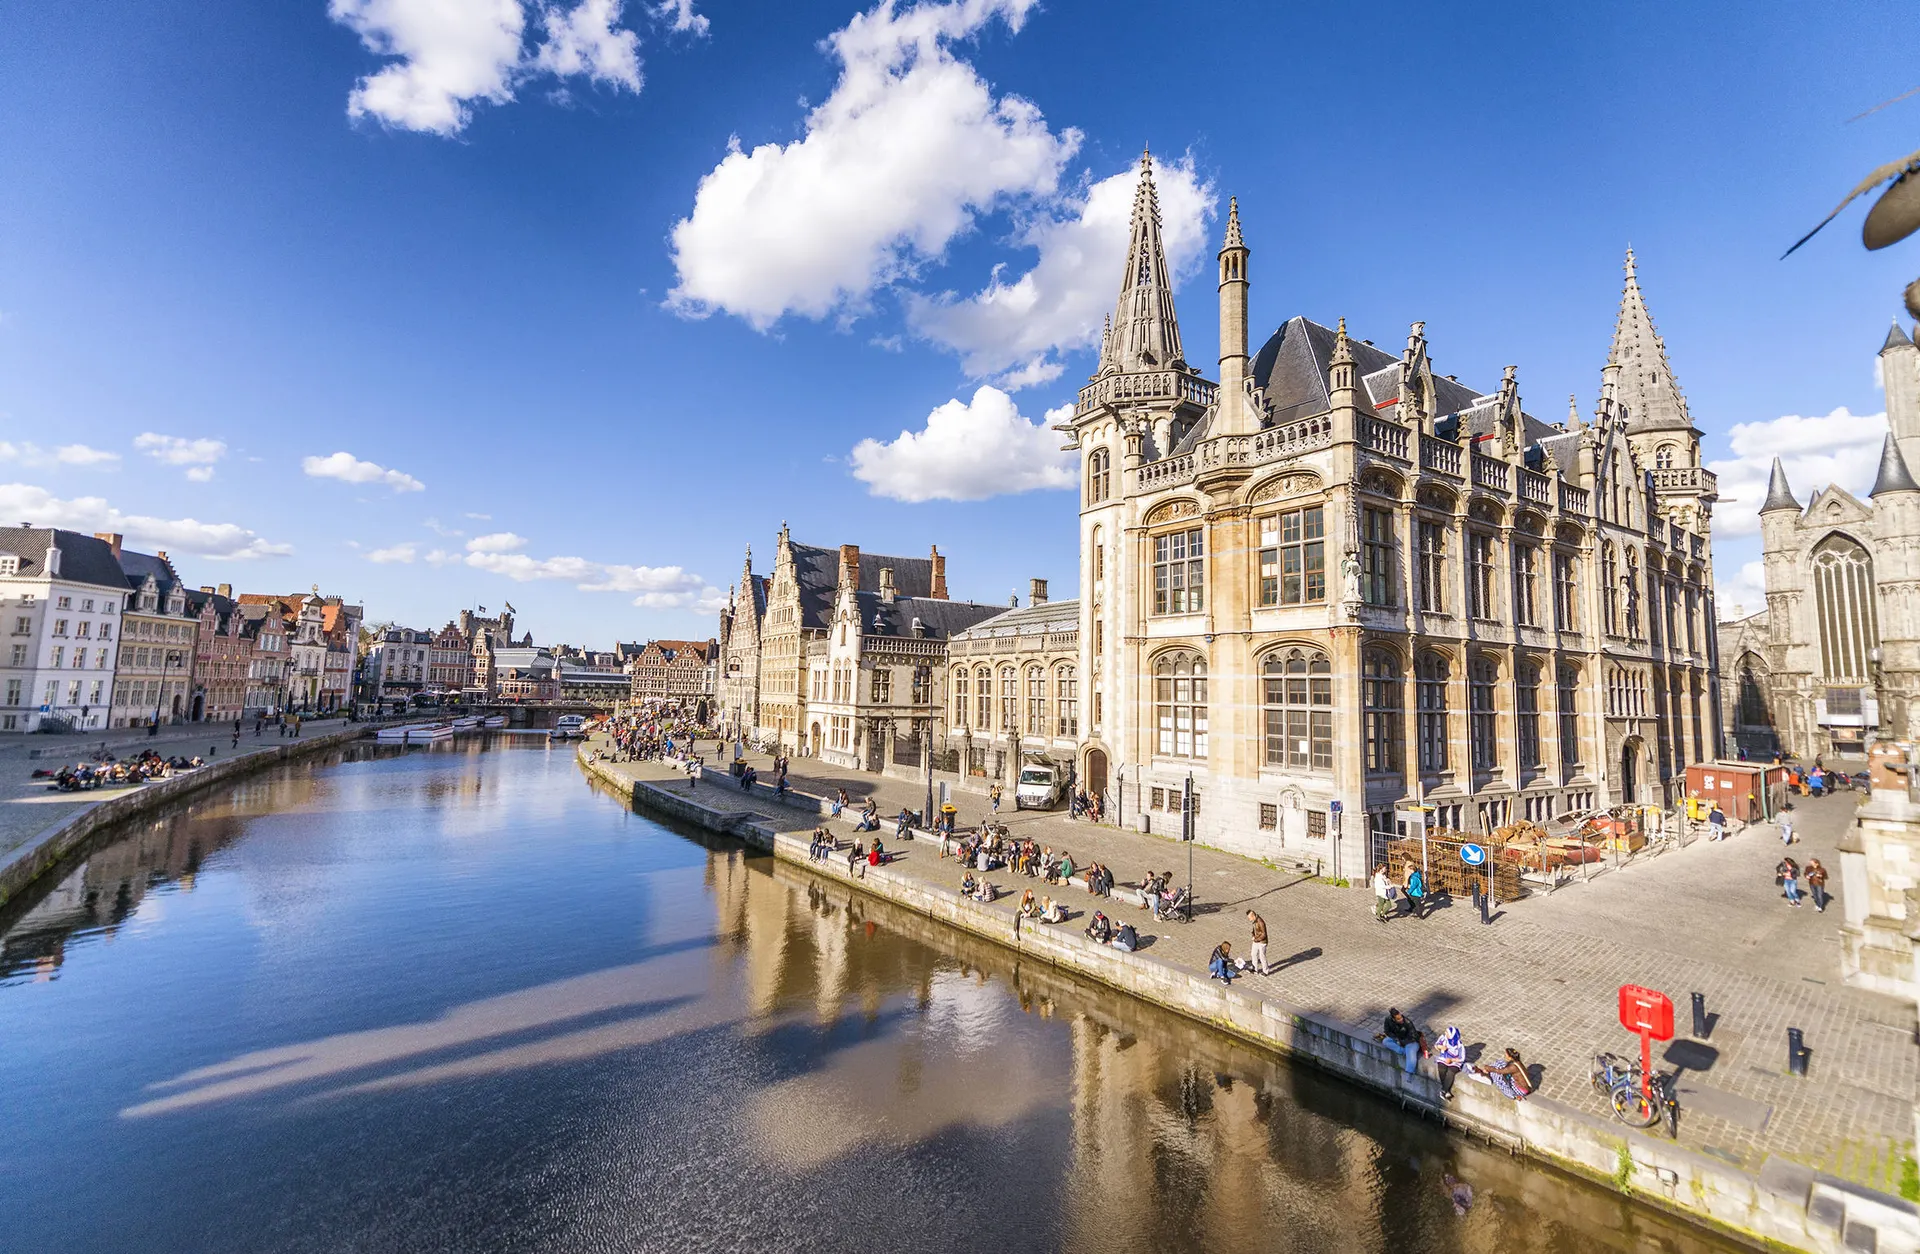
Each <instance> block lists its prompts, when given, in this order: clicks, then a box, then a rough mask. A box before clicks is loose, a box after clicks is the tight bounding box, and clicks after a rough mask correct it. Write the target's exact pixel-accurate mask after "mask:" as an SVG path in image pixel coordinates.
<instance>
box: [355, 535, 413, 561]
mask: <svg viewBox="0 0 1920 1254" xmlns="http://www.w3.org/2000/svg"><path fill="white" fill-rule="evenodd" d="M419 547H420V546H419V545H417V544H415V543H414V542H413V541H411V540H408V541H406V542H405V543H403V544H396V545H394V546H393V547H391V548H386V549H375V550H373V552H371V553H369V554H367V560H368V561H369V562H378V563H379V564H380V565H382V566H386V565H391V564H393V563H399V564H401V565H408V564H411V563H412V561H413V559H414V555H415V552H416V551H417V550H418V549H419Z"/></svg>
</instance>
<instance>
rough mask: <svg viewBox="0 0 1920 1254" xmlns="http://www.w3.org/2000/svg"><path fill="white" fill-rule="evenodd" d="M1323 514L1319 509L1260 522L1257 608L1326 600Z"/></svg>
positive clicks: (1275, 516)
mask: <svg viewBox="0 0 1920 1254" xmlns="http://www.w3.org/2000/svg"><path fill="white" fill-rule="evenodd" d="M1325 535H1326V513H1325V511H1324V510H1323V509H1322V508H1321V507H1320V506H1317V505H1316V506H1314V507H1312V508H1311V509H1296V510H1289V511H1288V512H1286V513H1284V514H1268V515H1266V516H1265V517H1263V518H1261V519H1260V604H1261V605H1303V604H1310V603H1314V602H1319V601H1324V600H1326V599H1327V545H1326V540H1325V538H1324V537H1325Z"/></svg>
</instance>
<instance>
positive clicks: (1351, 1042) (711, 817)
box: [578, 745, 1920, 1254]
mask: <svg viewBox="0 0 1920 1254" xmlns="http://www.w3.org/2000/svg"><path fill="white" fill-rule="evenodd" d="M578 752H579V759H580V762H581V765H582V766H583V767H584V769H585V770H586V771H587V772H588V773H589V774H590V775H591V776H592V777H593V778H595V779H597V780H598V781H600V782H601V783H603V784H605V785H606V786H607V787H608V788H610V789H612V790H613V791H614V792H615V793H616V794H618V795H619V796H621V797H622V798H624V799H626V800H627V801H628V802H629V803H630V804H632V805H634V806H635V807H636V808H639V809H643V810H646V811H649V812H652V813H657V814H662V815H667V816H670V817H672V818H675V819H679V820H681V821H683V822H686V823H690V824H692V825H694V826H696V827H699V828H702V829H704V830H706V831H709V832H714V833H717V834H720V835H725V836H731V837H734V838H737V839H739V840H741V841H743V842H745V843H746V844H748V845H751V846H753V847H755V848H758V849H761V850H764V851H767V852H769V853H771V854H772V855H773V856H774V857H776V858H779V859H781V860H783V861H787V862H792V863H795V864H797V865H799V866H800V867H802V868H804V869H805V870H807V871H808V872H809V873H811V874H814V875H817V876H820V877H821V878H823V879H830V880H839V881H842V882H844V883H846V884H847V885H848V886H850V887H851V888H854V889H857V890H860V891H862V892H866V893H869V894H872V895H873V896H875V897H880V898H883V899H885V900H888V901H891V902H894V903H895V904H897V905H900V906H903V907H905V908H907V909H909V910H912V911H914V912H915V913H917V914H921V915H924V916H926V917H927V918H929V919H931V920H934V921H936V922H939V923H944V924H946V925H948V926H950V927H955V928H958V929H960V930H961V931H964V932H969V933H972V934H973V935H976V936H981V937H984V938H986V939H988V940H991V941H994V942H997V943H998V944H1001V945H1004V946H1006V947H1007V948H1009V949H1012V950H1014V951H1015V952H1017V953H1018V954H1020V955H1021V956H1022V957H1023V958H1026V959H1028V960H1030V961H1039V962H1046V963H1049V964H1052V965H1054V966H1057V967H1060V968H1063V969H1066V970H1068V971H1071V972H1074V973H1076V974H1078V975H1080V976H1082V977H1085V978H1087V979H1091V980H1094V981H1097V982H1099V983H1101V984H1104V985H1106V986H1108V987H1110V988H1113V989H1116V990H1118V991H1120V992H1123V993H1126V994H1128V995H1130V996H1133V997H1137V998H1139V999H1141V1000H1142V1001H1146V1002H1150V1003H1152V1004H1153V1005H1156V1006H1159V1007H1161V1008H1163V1009H1166V1010H1171V1011H1173V1012H1175V1013H1176V1014H1181V1015H1185V1016H1186V1017H1188V1018H1190V1019H1194V1020H1198V1021H1199V1022H1201V1023H1204V1024H1207V1025H1209V1026H1211V1027H1213V1028H1215V1029H1217V1030H1219V1031H1222V1032H1225V1033H1228V1034H1230V1035H1232V1036H1235V1037H1238V1038H1240V1039H1241V1040H1244V1041H1247V1042H1249V1043H1251V1044H1254V1045H1256V1046H1259V1047H1262V1048H1264V1049H1267V1050H1269V1051H1272V1052H1274V1053H1277V1054H1280V1055H1282V1056H1284V1057H1287V1058H1289V1059H1293V1060H1295V1061H1300V1062H1306V1063H1309V1064H1311V1065H1313V1066H1317V1067H1319V1068H1321V1069H1322V1070H1324V1071H1327V1072H1330V1073H1332V1074H1333V1075H1336V1076H1339V1077H1341V1078H1343V1079H1346V1080H1348V1081H1350V1082H1352V1083H1355V1084H1359V1085H1361V1086H1363V1087H1365V1088H1368V1089H1371V1090H1373V1091H1374V1092H1376V1093H1378V1094H1380V1095H1382V1096H1384V1097H1387V1098H1389V1099H1392V1100H1395V1101H1397V1102H1399V1103H1400V1105H1401V1106H1402V1108H1403V1109H1410V1110H1414V1111H1417V1112H1419V1113H1420V1114H1421V1115H1422V1116H1424V1117H1427V1118H1436V1119H1439V1120H1441V1121H1443V1122H1445V1123H1447V1124H1448V1125H1450V1126H1451V1127H1453V1128H1454V1129H1456V1130H1458V1131H1460V1132H1462V1133H1465V1134H1468V1135H1472V1136H1477V1137H1480V1138H1483V1139H1485V1140H1487V1141H1490V1142H1492V1143H1495V1144H1498V1145H1502V1146H1504V1147H1506V1148H1507V1149H1509V1150H1510V1151H1511V1152H1513V1153H1516V1154H1524V1155H1526V1156H1527V1157H1529V1158H1532V1159H1535V1160H1537V1161H1540V1162H1543V1163H1546V1164H1549V1165H1551V1166H1553V1167H1556V1168H1558V1169H1560V1170H1564V1171H1567V1172H1569V1173H1571V1174H1574V1175H1577V1176H1580V1177H1582V1178H1584V1179H1587V1180H1589V1181H1592V1182H1594V1183H1596V1184H1600V1185H1604V1186H1606V1187H1608V1188H1612V1189H1615V1190H1617V1191H1619V1192H1621V1193H1624V1194H1627V1195H1629V1196H1631V1197H1633V1198H1634V1199H1636V1200H1638V1201H1641V1202H1644V1203H1646V1204H1648V1205H1651V1206H1656V1207H1658V1208H1660V1209H1661V1210H1664V1211H1667V1212H1670V1213H1672V1214H1675V1215H1679V1216H1681V1217H1683V1218H1686V1219H1688V1220H1690V1221H1692V1222H1695V1223H1698V1224H1701V1225H1703V1226H1705V1227H1708V1228H1711V1229H1713V1230H1714V1231H1716V1232H1718V1233H1720V1234H1722V1235H1725V1236H1731V1237H1734V1238H1736V1239H1738V1240H1741V1241H1743V1242H1746V1243H1748V1244H1751V1245H1754V1246H1755V1247H1757V1248H1761V1249H1781V1248H1786V1249H1794V1250H1808V1251H1817V1252H1818V1254H1846V1252H1847V1251H1850V1250H1858V1249H1863V1248H1877V1249H1878V1250H1879V1251H1880V1252H1881V1254H1892V1252H1894V1251H1899V1252H1902V1254H1911V1252H1914V1251H1920V1209H1917V1208H1916V1207H1915V1206H1914V1205H1913V1204H1911V1203H1909V1202H1906V1201H1904V1200H1902V1199H1900V1198H1898V1197H1893V1196H1891V1195H1888V1194H1885V1193H1880V1192H1876V1191H1874V1190H1871V1189H1867V1188H1864V1187H1862V1186H1860V1185H1857V1184H1853V1183H1850V1182H1847V1181H1843V1180H1840V1179H1838V1178H1835V1177H1832V1176H1828V1175H1826V1174H1824V1173H1820V1172H1816V1171H1813V1170H1812V1169H1809V1168H1804V1167H1800V1166H1797V1165H1794V1164H1790V1163H1784V1162H1781V1161H1779V1160H1771V1161H1770V1162H1769V1164H1768V1166H1767V1168H1766V1169H1765V1170H1763V1171H1762V1172H1760V1173H1759V1174H1758V1175H1754V1174H1750V1173H1748V1172H1746V1171H1743V1170H1741V1169H1740V1168H1738V1167H1736V1166H1734V1165H1732V1164H1731V1163H1726V1162H1722V1161H1720V1160H1719V1159H1716V1158H1713V1157H1710V1156H1708V1155H1705V1154H1699V1153H1696V1152H1694V1151H1692V1150H1689V1149H1686V1148H1684V1147H1682V1146H1680V1145H1676V1144H1675V1143H1674V1142H1672V1141H1670V1140H1668V1139H1667V1138H1666V1137H1665V1136H1660V1135H1654V1134H1651V1133H1648V1132H1642V1131H1639V1130H1637V1129H1633V1128H1629V1127H1626V1126H1625V1125H1623V1124H1619V1123H1612V1122H1607V1121H1603V1120H1601V1119H1598V1118H1596V1117H1594V1116H1593V1115H1590V1114H1588V1113H1587V1112H1585V1111H1581V1110H1576V1109H1574V1108H1572V1107H1570V1106H1567V1105H1565V1104H1563V1103H1560V1102H1556V1101H1554V1100H1553V1099H1552V1098H1549V1097H1543V1096H1541V1095H1539V1094H1537V1093H1536V1094H1534V1095H1533V1096H1532V1097H1530V1098H1528V1099H1527V1100H1526V1101H1524V1102H1515V1101H1510V1100H1508V1099H1507V1098H1505V1097H1503V1096H1501V1095H1500V1094H1498V1093H1497V1092H1495V1091H1494V1090H1493V1088H1492V1087H1491V1086H1490V1085H1484V1084H1477V1083H1470V1082H1468V1081H1466V1080H1465V1079H1464V1078H1463V1079H1462V1080H1461V1081H1460V1082H1459V1083H1457V1084H1456V1085H1455V1086H1454V1095H1455V1096H1454V1100H1453V1101H1452V1102H1443V1101H1442V1100H1441V1098H1440V1086H1439V1080H1438V1078H1437V1076H1436V1075H1435V1074H1434V1073H1433V1071H1432V1069H1431V1066H1430V1064H1428V1063H1425V1062H1423V1063H1422V1064H1421V1067H1420V1069H1419V1070H1418V1071H1416V1072H1414V1073H1413V1074H1411V1075H1409V1074H1407V1073H1406V1072H1405V1071H1404V1070H1403V1068H1402V1066H1401V1064H1400V1061H1399V1057H1398V1054H1397V1052H1396V1051H1393V1050H1390V1049H1387V1048H1386V1047H1384V1046H1382V1045H1379V1044H1376V1043H1375V1042H1374V1041H1373V1039H1372V1037H1371V1035H1356V1034H1355V1033H1354V1032H1353V1031H1352V1030H1350V1029H1349V1028H1348V1027H1347V1026H1346V1025H1344V1024H1340V1023H1336V1022H1332V1021H1330V1020H1327V1019H1325V1018H1323V1017H1321V1016H1316V1015H1312V1014H1309V1013H1306V1012H1304V1011H1301V1010H1299V1009H1296V1008H1293V1007H1290V1006H1287V1005H1286V1004H1285V1003H1284V1002H1280V1001H1276V1000H1274V999H1271V998H1258V997H1253V996H1249V995H1247V994H1246V993H1243V992H1240V991H1238V990H1236V989H1233V988H1230V987H1225V986H1222V985H1220V984H1218V983H1215V982H1214V981H1212V980H1209V979H1208V978H1206V976H1205V975H1204V974H1201V973H1193V972H1188V971H1185V970H1182V969H1179V968H1176V967H1173V966H1170V965H1169V964H1167V963H1164V962H1161V961H1159V960H1157V959H1155V958H1153V957H1151V956H1149V955H1146V954H1139V953H1133V954H1129V953H1123V952H1121V951H1120V950H1117V949H1113V948H1111V947H1108V946H1104V945H1096V944H1094V943H1093V942H1091V941H1089V940H1087V939H1086V938H1085V937H1084V936H1082V935H1081V934H1080V933H1079V932H1078V931H1077V930H1073V929H1056V928H1050V927H1047V926H1045V925H1041V924H1038V923H1036V922H1034V921H1031V920H1028V921H1024V922H1023V921H1021V920H1019V919H1018V918H1011V919H1010V918H1008V917H1006V916H1004V915H1001V914H998V913H994V912H991V911H988V910H986V909H984V908H982V907H980V906H978V905H976V904H975V903H973V902H969V901H966V900H964V899H963V898H961V897H960V895H959V894H958V893H955V892H950V891H947V890H945V889H938V888H930V887H928V886H926V885H923V884H920V883H918V882H915V881H914V880H911V879H909V878H908V877H906V876H904V875H900V874H896V873H893V872H891V871H889V870H888V869H887V868H885V867H869V868H867V873H866V875H865V876H864V877H856V876H850V875H848V874H847V869H846V863H845V861H844V860H834V859H829V860H827V861H824V862H814V861H812V860H811V859H809V858H808V857H807V841H806V840H805V839H804V838H803V837H802V836H800V835H796V834H790V833H785V832H781V831H778V830H776V828H775V827H774V826H773V825H772V824H771V823H769V822H768V821H766V816H764V815H761V814H759V813H757V812H753V811H741V810H727V809H717V808H714V807H709V806H704V805H701V804H700V802H699V800H698V798H699V792H698V791H694V792H688V791H686V790H684V789H668V788H665V787H662V786H660V785H657V784H653V783H649V782H647V781H644V780H635V779H634V778H633V777H632V776H631V775H629V774H627V773H625V772H623V771H619V770H616V769H614V765H613V764H612V763H611V762H608V761H605V760H589V758H588V756H587V746H585V745H582V746H581V747H580V749H579V751H578ZM729 782H730V781H729V780H727V778H726V777H725V776H718V777H715V776H712V775H710V776H709V777H708V781H707V782H706V784H705V785H704V786H705V787H716V786H719V787H724V786H725V785H726V784H728V783H729ZM788 804H789V806H790V807H791V808H793V809H794V810H795V811H797V812H798V813H799V814H801V815H811V814H812V813H813V812H815V811H817V812H818V813H819V814H820V815H822V816H824V815H826V814H828V813H829V812H830V803H829V802H828V800H827V799H826V798H824V797H815V796H812V795H810V794H806V793H794V794H792V795H791V799H790V801H789V802H788ZM1863 1240H1870V1241H1873V1242H1875V1244H1874V1245H1866V1244H1862V1241H1863Z"/></svg>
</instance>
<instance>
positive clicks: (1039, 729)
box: [1027, 666, 1047, 736]
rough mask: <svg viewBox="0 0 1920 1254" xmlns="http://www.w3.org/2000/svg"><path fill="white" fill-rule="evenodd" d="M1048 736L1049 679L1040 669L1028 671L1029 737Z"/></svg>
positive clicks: (1030, 668)
mask: <svg viewBox="0 0 1920 1254" xmlns="http://www.w3.org/2000/svg"><path fill="white" fill-rule="evenodd" d="M1046 734H1047V677H1046V673H1045V672H1043V671H1042V670H1041V669H1040V668H1039V667H1037V666H1034V667H1029V668H1028V670H1027V735H1029V736H1044V735H1046Z"/></svg>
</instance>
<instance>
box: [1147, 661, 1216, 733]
mask: <svg viewBox="0 0 1920 1254" xmlns="http://www.w3.org/2000/svg"><path fill="white" fill-rule="evenodd" d="M1153 722H1154V732H1155V743H1154V751H1155V752H1156V753H1158V754H1160V755H1161V756H1162V757H1174V758H1205V757H1206V756H1207V663H1206V660H1205V659H1203V658H1196V657H1193V656H1191V655H1189V654H1185V653H1175V654H1170V655H1168V656H1165V657H1162V658H1161V659H1160V660H1159V661H1158V662H1156V663H1155V664H1154V668H1153Z"/></svg>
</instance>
